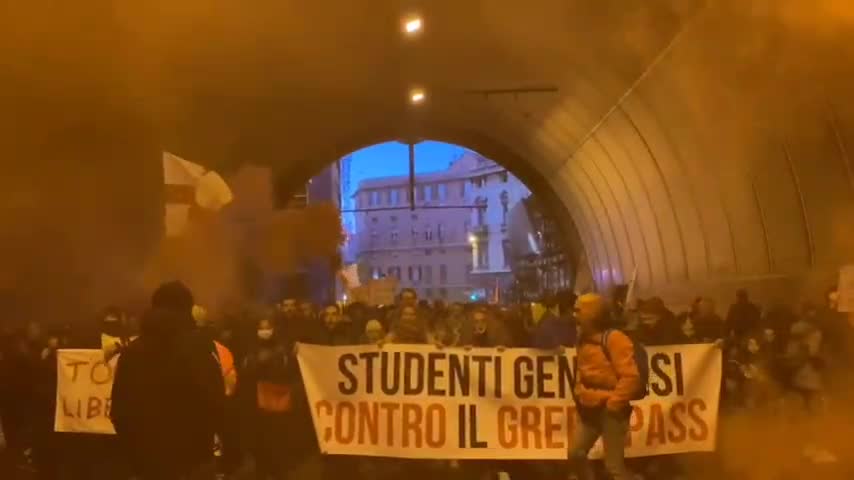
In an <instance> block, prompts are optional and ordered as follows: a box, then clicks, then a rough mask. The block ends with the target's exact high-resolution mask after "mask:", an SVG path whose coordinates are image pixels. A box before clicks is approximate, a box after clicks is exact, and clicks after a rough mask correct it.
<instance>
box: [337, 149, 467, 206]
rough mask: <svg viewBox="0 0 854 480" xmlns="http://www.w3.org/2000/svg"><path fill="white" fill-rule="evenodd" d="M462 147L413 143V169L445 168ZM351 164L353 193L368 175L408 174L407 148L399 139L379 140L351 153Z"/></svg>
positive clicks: (431, 169)
mask: <svg viewBox="0 0 854 480" xmlns="http://www.w3.org/2000/svg"><path fill="white" fill-rule="evenodd" d="M464 151H465V148H463V147H460V146H458V145H451V144H449V143H442V142H432V141H428V142H421V143H419V144H418V145H416V146H415V172H416V173H428V172H435V171H439V170H444V169H446V168H448V165H450V164H451V162H452V161H454V160H455V159H456V158H457V157H459V156H460V155H462V153H463V152H464ZM352 157H353V160H352V162H351V164H350V186H351V190H352V191H350V192H343V193H344V195H347V196H349V195H352V194H353V193H354V192H355V191H356V189H357V188H359V182H361V181H362V180H365V179H368V178H376V177H394V176H398V175H409V147H407V145H406V144H404V143H400V142H386V143H379V144H377V145H373V146H370V147H367V148H363V149H362V150H358V151H356V152H354V153H353V155H352Z"/></svg>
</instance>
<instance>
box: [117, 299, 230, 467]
mask: <svg viewBox="0 0 854 480" xmlns="http://www.w3.org/2000/svg"><path fill="white" fill-rule="evenodd" d="M193 327H194V325H193V322H192V317H190V316H189V315H182V314H181V313H179V312H178V311H176V310H170V309H164V308H153V309H151V310H150V311H148V312H147V313H146V314H145V316H144V317H143V319H142V324H141V330H142V334H141V335H140V337H139V338H138V339H137V340H135V341H134V342H132V343H131V344H130V345H128V347H127V348H126V349H125V350H124V351H123V352H122V354H121V355H120V356H119V360H118V364H117V367H116V374H115V379H114V382H113V391H112V409H111V418H112V420H113V424H114V425H115V428H116V433H117V435H118V438H119V441H120V442H121V443H122V445H123V447H124V449H125V451H126V453H127V455H128V456H129V457H130V458H129V460H130V461H131V463H132V465H134V467H135V468H136V470H137V472H138V473H142V474H145V475H149V476H153V477H158V476H162V477H164V478H165V477H168V476H169V475H176V474H177V475H181V474H185V473H187V472H190V471H192V470H193V469H195V468H196V467H198V466H199V465H202V464H204V463H205V462H207V461H209V460H211V459H212V454H213V439H214V434H215V433H217V432H219V431H221V429H220V428H219V427H220V423H221V421H222V418H223V410H224V403H225V387H224V385H223V379H222V375H221V373H220V366H219V363H218V360H217V357H216V353H215V346H214V344H213V343H212V342H210V341H209V340H207V339H205V338H204V336H203V335H201V334H199V333H198V332H197V331H195V330H194V328H193Z"/></svg>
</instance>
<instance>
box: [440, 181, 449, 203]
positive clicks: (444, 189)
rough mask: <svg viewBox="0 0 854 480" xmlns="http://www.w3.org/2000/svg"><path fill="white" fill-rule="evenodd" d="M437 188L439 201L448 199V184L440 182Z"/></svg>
mask: <svg viewBox="0 0 854 480" xmlns="http://www.w3.org/2000/svg"><path fill="white" fill-rule="evenodd" d="M438 189H439V201H440V202H444V201H445V200H447V199H448V185H447V184H445V183H440V184H439V185H438Z"/></svg>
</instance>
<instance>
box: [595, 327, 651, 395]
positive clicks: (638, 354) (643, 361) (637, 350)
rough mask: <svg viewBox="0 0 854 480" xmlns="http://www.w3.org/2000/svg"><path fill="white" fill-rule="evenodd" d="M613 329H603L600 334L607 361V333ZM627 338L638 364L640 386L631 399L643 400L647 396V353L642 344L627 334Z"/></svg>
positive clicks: (609, 357)
mask: <svg viewBox="0 0 854 480" xmlns="http://www.w3.org/2000/svg"><path fill="white" fill-rule="evenodd" d="M613 331H614V329H608V330H605V332H604V333H603V334H602V343H601V345H600V346H601V347H602V352H604V353H605V358H607V359H608V361H609V362H610V361H611V352H610V351H609V350H608V335H610V334H611V332H613ZM627 336H628V337H629V340H631V342H632V351H633V352H634V354H635V364H636V365H637V366H638V374H639V375H640V381H641V388H640V389H639V390H638V392H637V393H636V394H635V396H634V397H632V398H631V399H632V400H643V399H644V398H646V397H647V396H649V354H648V353H647V351H646V347H644V346H643V344H642V343H640V342H638V341H637V340H635V339H633V338H632V337H631V336H629V335H627Z"/></svg>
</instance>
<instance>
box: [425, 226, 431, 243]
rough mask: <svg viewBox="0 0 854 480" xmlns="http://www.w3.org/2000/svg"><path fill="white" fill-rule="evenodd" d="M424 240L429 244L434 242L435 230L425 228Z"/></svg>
mask: <svg viewBox="0 0 854 480" xmlns="http://www.w3.org/2000/svg"><path fill="white" fill-rule="evenodd" d="M424 240H426V241H428V242H430V241H432V240H433V229H432V228H430V227H429V226H428V227H425V228H424Z"/></svg>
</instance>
